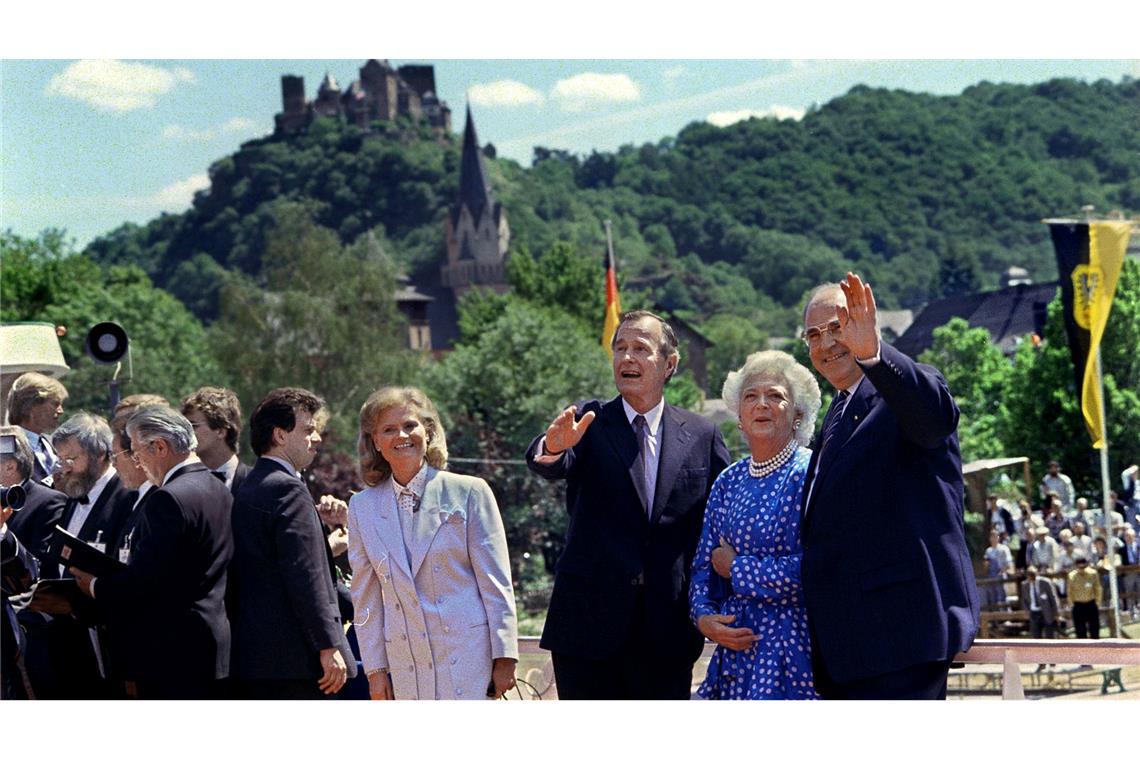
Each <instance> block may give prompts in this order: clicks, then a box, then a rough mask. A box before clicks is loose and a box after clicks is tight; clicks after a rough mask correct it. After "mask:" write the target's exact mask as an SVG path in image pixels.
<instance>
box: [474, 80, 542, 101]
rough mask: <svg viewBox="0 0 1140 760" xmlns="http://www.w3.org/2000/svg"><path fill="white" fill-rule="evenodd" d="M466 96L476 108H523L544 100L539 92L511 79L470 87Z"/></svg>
mask: <svg viewBox="0 0 1140 760" xmlns="http://www.w3.org/2000/svg"><path fill="white" fill-rule="evenodd" d="M467 96H468V97H469V98H470V99H471V102H472V103H474V104H475V105H477V106H525V105H530V104H532V103H534V104H538V103H541V102H542V101H543V100H544V98H543V97H542V93H541V92H539V91H538V90H536V89H534V88H533V87H528V86H527V85H525V84H523V83H522V82H516V81H514V80H513V79H501V80H499V81H498V82H488V83H487V84H474V85H471V89H470V90H468V91H467Z"/></svg>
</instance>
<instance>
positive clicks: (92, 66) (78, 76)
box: [47, 60, 195, 112]
mask: <svg viewBox="0 0 1140 760" xmlns="http://www.w3.org/2000/svg"><path fill="white" fill-rule="evenodd" d="M193 81H195V77H194V72H192V71H190V70H189V69H186V68H181V67H179V68H176V69H173V70H172V69H164V68H162V67H161V66H149V65H147V64H143V63H126V62H124V61H115V60H83V61H76V62H75V63H73V64H71V65H70V66H68V67H67V68H66V69H64V70H63V72H61V73H59V74H56V75H55V76H54V77H52V79H51V82H49V83H48V86H47V93H48V94H49V95H60V96H62V97H65V98H72V99H74V100H79V101H82V102H84V103H87V104H89V105H92V106H94V107H96V108H99V109H101V110H104V111H120V112H121V111H133V110H135V109H138V108H153V107H154V105H155V103H156V102H158V97H159V96H160V95H165V94H166V93H168V92H170V91H171V90H172V89H174V87H175V86H176V85H177V84H178V83H179V82H193Z"/></svg>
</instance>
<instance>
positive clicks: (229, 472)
mask: <svg viewBox="0 0 1140 760" xmlns="http://www.w3.org/2000/svg"><path fill="white" fill-rule="evenodd" d="M237 466H238V455H237V454H234V455H233V456H232V457H230V458H229V459H227V460H226V461H225V462H223V463H222V465H221V466H220V467H218V468H217V469H216V470H214V472H220V473H222V474H223V475H225V476H226V482H227V483H228V482H229V481H231V480H233V477H234V473H235V472H237Z"/></svg>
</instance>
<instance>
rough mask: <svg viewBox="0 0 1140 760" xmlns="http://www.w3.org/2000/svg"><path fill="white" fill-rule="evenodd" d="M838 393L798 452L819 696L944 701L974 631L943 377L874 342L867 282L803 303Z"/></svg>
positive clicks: (974, 604) (815, 294)
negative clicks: (804, 452) (802, 460)
mask: <svg viewBox="0 0 1140 760" xmlns="http://www.w3.org/2000/svg"><path fill="white" fill-rule="evenodd" d="M802 337H803V340H804V342H805V343H806V344H807V347H808V351H809V353H810V355H811V361H812V364H813V365H814V366H815V368H816V369H817V370H818V371H819V372H820V374H822V375H823V376H824V377H825V378H826V379H827V381H828V382H830V383H831V384H832V385H833V386H834V387H835V389H836V390H837V391H838V393H837V394H836V398H835V400H834V401H833V402H832V405H831V408H830V409H829V410H828V413H827V416H826V418H825V419H824V423H823V429H822V431H821V433H820V435H819V436H818V439H817V441H816V442H815V443H813V445H812V449H813V453H812V460H811V464H810V465H809V468H808V477H809V482H808V484H807V486H806V488H805V497H804V505H803V509H804V517H803V523H802V526H801V535H802V539H803V547H804V556H803V587H804V597H805V602H806V605H807V612H808V622H809V626H810V630H811V639H812V641H811V645H812V659H813V663H812V664H813V671H814V676H815V686H816V689H817V690H818V691H819V693H820V695H821V696H822V697H823V698H825V699H945V697H946V674H947V672H948V669H949V666H950V663H951V661H952V660H953V659H954V655H955V654H956V653H957V652H960V651H964V650H966V649H967V648H969V646H970V644H971V643H972V642H973V640H974V636H975V635H976V633H977V631H978V620H979V604H978V597H977V591H976V587H975V583H974V574H973V570H972V568H971V564H970V557H969V553H968V551H967V549H966V537H965V526H964V522H963V507H962V494H963V484H962V460H961V456H960V454H959V449H958V434H957V432H956V429H957V426H958V407H957V405H956V404H955V403H954V399H953V398H951V396H950V391H949V389H948V388H947V386H946V380H945V379H944V378H943V377H942V375H941V374H940V373H939V372H938V370H936V369H934V368H933V367H930V366H927V365H924V364H917V363H915V362H914V361H912V360H911V359H910V358H909V357H907V356H905V355H904V354H902V353H901V352H899V351H897V350H895V349H894V348H893V347H891V346H890V345H888V344H886V343H883V342H882V341H881V340H880V339H879V330H878V325H877V323H876V306H875V299H874V295H873V294H872V292H871V286H870V285H865V284H863V282H862V281H861V280H860V278H859V277H858V276H857V275H854V274H851V273H848V275H847V279H846V280H845V281H844V282H842V283H836V284H827V285H821V286H820V287H818V288H816V289H814V290H813V291H812V292H811V293H810V294H809V295H808V300H807V306H806V308H805V310H804V330H803V333H802Z"/></svg>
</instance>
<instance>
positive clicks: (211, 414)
mask: <svg viewBox="0 0 1140 760" xmlns="http://www.w3.org/2000/svg"><path fill="white" fill-rule="evenodd" d="M182 415H183V416H184V417H186V419H188V420H190V424H191V425H193V426H194V435H195V437H197V439H198V450H197V451H196V452H195V453H196V454H197V455H198V458H199V459H201V460H202V464H204V465H206V466H207V467H209V468H210V470H211V471H212V472H215V473H217V475H215V476H214V477H219V478H221V479H222V482H224V483H225V484H226V488H228V489H230V493H232V494H234V495H235V496H236V495H237V492H238V489H240V488H241V484H242V482H243V481H244V480H245V478H246V476H247V475H249V469H250V468H249V465H247V464H243V463H242V462H241V461H239V460H238V455H237V449H238V438H239V437H240V436H241V402H240V401H238V397H237V394H235V393H234V392H233V391H231V390H230V389H229V388H213V387H211V386H208V385H207V386H203V387H201V388H199V389H198V390H196V391H194V392H193V393H192V394H190V395H189V396H187V397H186V400H185V401H183V402H182Z"/></svg>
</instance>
